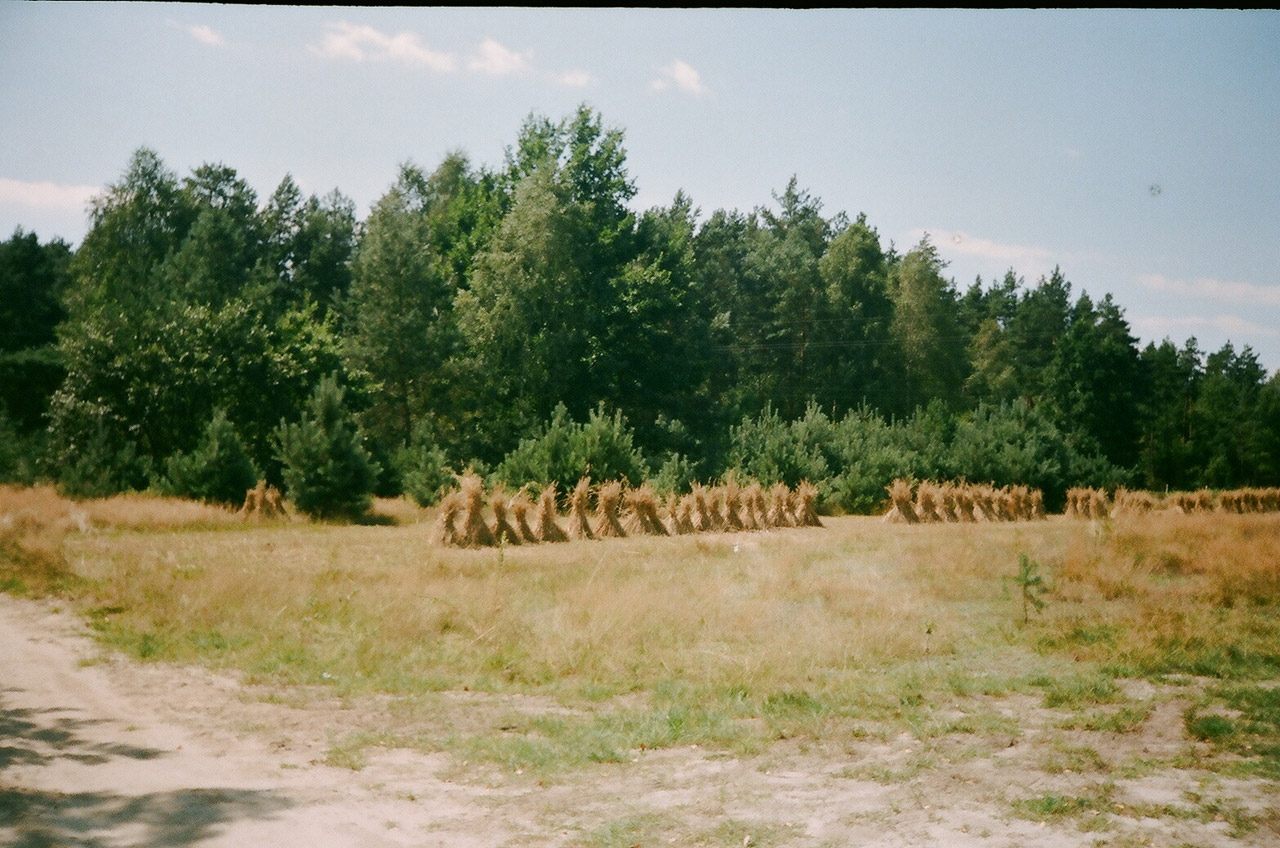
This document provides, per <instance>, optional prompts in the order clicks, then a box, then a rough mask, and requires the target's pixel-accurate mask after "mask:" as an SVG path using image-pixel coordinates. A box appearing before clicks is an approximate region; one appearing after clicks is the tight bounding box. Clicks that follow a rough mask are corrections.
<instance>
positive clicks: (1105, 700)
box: [1031, 674, 1120, 709]
mask: <svg viewBox="0 0 1280 848" xmlns="http://www.w3.org/2000/svg"><path fill="white" fill-rule="evenodd" d="M1031 685H1032V686H1036V687H1038V688H1040V689H1043V690H1044V705H1045V706H1046V707H1066V708H1069V709H1080V708H1082V707H1090V706H1095V705H1097V704H1109V703H1111V702H1113V701H1115V700H1116V699H1117V698H1118V697H1119V695H1120V689H1119V687H1117V686H1116V684H1115V681H1114V680H1112V679H1111V678H1110V677H1108V676H1106V675H1103V674H1071V675H1060V676H1055V677H1049V676H1045V675H1041V676H1037V677H1033V678H1032V680H1031Z"/></svg>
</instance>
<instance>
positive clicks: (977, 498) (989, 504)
mask: <svg viewBox="0 0 1280 848" xmlns="http://www.w3.org/2000/svg"><path fill="white" fill-rule="evenodd" d="M973 520H974V521H995V520H996V506H995V490H994V489H992V488H991V487H990V486H975V487H974V489H973Z"/></svg>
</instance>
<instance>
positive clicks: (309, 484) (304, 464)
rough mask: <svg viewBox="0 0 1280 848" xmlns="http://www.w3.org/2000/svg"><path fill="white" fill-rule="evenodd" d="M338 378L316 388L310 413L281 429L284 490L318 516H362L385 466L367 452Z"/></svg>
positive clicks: (301, 508) (299, 506) (298, 505)
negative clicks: (347, 406)
mask: <svg viewBox="0 0 1280 848" xmlns="http://www.w3.org/2000/svg"><path fill="white" fill-rule="evenodd" d="M343 398H344V392H343V390H342V388H341V387H340V386H339V385H338V380H337V376H336V375H334V376H331V377H326V378H325V379H323V380H321V381H320V384H319V385H318V386H317V387H316V391H315V395H314V396H313V397H312V399H311V409H310V410H309V413H308V414H307V415H306V416H304V417H303V419H302V420H301V421H299V422H298V423H296V424H287V423H286V422H285V421H283V420H282V421H281V422H280V427H279V429H277V431H276V438H277V440H278V443H279V452H278V457H279V459H280V461H281V463H282V464H283V466H284V467H283V476H284V484H285V494H286V496H287V497H288V498H289V500H290V501H292V502H293V505H294V506H295V507H296V508H297V509H298V511H299V512H302V513H304V514H306V515H309V516H312V517H314V518H357V517H359V516H360V515H363V514H364V513H365V512H367V511H368V509H369V506H370V504H371V501H372V495H373V489H374V485H375V484H376V483H377V480H378V474H379V472H380V470H381V469H380V468H379V467H378V464H377V463H376V462H374V461H373V459H372V457H370V455H369V452H368V451H366V450H365V448H364V445H363V439H362V437H361V433H360V429H359V427H357V426H356V423H355V419H353V418H352V417H351V415H350V413H349V412H348V411H347V410H346V408H345V407H344V406H343Z"/></svg>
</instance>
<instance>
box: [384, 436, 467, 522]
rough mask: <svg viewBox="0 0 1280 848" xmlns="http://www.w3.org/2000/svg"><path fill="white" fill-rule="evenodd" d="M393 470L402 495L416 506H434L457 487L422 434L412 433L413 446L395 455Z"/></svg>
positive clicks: (446, 463)
mask: <svg viewBox="0 0 1280 848" xmlns="http://www.w3.org/2000/svg"><path fill="white" fill-rule="evenodd" d="M396 467H397V468H398V469H399V471H400V483H401V486H402V487H403V489H404V493H405V494H406V495H408V496H409V497H411V498H413V500H414V502H415V503H417V504H418V506H434V505H435V504H437V503H439V502H440V499H441V498H442V497H444V496H445V495H446V494H448V493H449V491H450V490H451V489H452V488H454V486H455V485H456V483H457V478H456V477H455V476H454V473H453V470H452V468H451V467H450V465H449V458H448V457H447V456H446V455H445V452H444V451H443V450H441V449H440V448H439V447H437V446H436V445H433V444H431V443H430V441H429V440H428V439H427V437H426V435H425V433H423V432H418V433H415V434H414V439H413V442H412V443H411V444H410V445H409V446H408V447H406V448H404V449H403V450H401V451H400V452H399V453H398V454H396Z"/></svg>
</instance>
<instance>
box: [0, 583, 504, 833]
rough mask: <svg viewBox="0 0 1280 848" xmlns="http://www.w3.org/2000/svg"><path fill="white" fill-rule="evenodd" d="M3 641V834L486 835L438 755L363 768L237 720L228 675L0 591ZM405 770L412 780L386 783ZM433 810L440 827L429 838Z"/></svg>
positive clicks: (472, 795)
mask: <svg viewBox="0 0 1280 848" xmlns="http://www.w3.org/2000/svg"><path fill="white" fill-rule="evenodd" d="M0 651H2V652H3V653H2V654H0V845H19V846H43V845H50V846H52V845H80V846H94V848H97V846H103V847H104V848H105V846H114V845H131V846H145V848H153V847H154V848H161V847H162V846H164V848H168V846H180V845H200V846H224V845H225V846H238V848H239V846H253V845H263V846H265V845H304V846H308V848H329V847H330V846H334V847H335V848H336V846H383V845H388V846H389V845H424V844H425V845H430V844H447V845H467V844H474V845H490V844H493V843H492V842H491V841H489V839H487V838H483V837H482V838H472V837H470V836H468V834H467V833H466V828H465V824H466V819H467V818H468V817H469V816H470V817H471V818H473V819H475V820H483V819H485V818H488V813H489V809H488V807H487V806H486V805H485V804H484V803H483V802H482V799H481V798H479V797H477V793H476V791H474V790H467V789H460V788H459V787H457V786H456V785H454V784H447V783H444V782H443V781H438V780H436V779H435V778H434V777H432V775H433V773H434V772H435V771H437V769H438V767H439V766H440V765H441V763H440V762H437V761H436V760H435V759H434V758H432V757H429V756H422V755H413V756H394V755H392V756H388V757H384V758H381V761H380V762H379V763H377V764H371V767H370V768H369V769H367V770H366V771H365V772H361V773H359V774H357V773H355V772H353V771H351V770H350V769H345V768H333V767H329V766H325V765H323V764H321V763H319V762H316V757H317V756H319V757H322V756H323V754H322V753H319V752H318V751H317V750H316V749H315V747H313V746H310V745H307V744H306V743H302V742H298V741H296V740H292V739H291V740H290V741H289V742H285V741H281V740H280V739H277V740H275V741H272V739H273V736H272V735H271V734H269V733H267V734H264V733H261V732H259V733H247V734H245V733H236V732H234V730H233V727H234V724H235V723H236V718H235V716H233V715H229V713H236V712H242V713H244V714H245V716H250V714H251V713H252V707H251V706H249V705H243V704H240V703H238V702H237V700H236V698H235V684H234V682H233V681H229V680H226V679H220V678H218V677H216V676H214V675H210V674H208V673H204V672H200V671H188V670H185V669H174V668H171V667H160V666H154V667H149V666H142V667H140V666H137V665H134V664H130V663H128V662H126V661H123V660H121V659H118V658H111V657H107V656H104V655H103V653H102V651H101V649H100V648H98V647H97V646H96V645H95V644H94V643H93V642H92V641H91V640H90V639H89V638H88V637H87V636H86V635H85V634H84V631H83V628H82V627H80V626H78V625H77V623H76V621H75V619H74V618H73V617H72V616H70V615H69V614H67V613H65V612H57V611H55V610H54V609H53V608H51V607H49V606H48V605H45V604H42V603H36V602H31V601H23V600H17V599H14V598H11V597H9V596H6V595H0ZM240 708H243V709H240ZM241 723H242V724H243V722H241ZM286 724H287V722H286ZM276 735H279V734H278V733H277V734H276ZM320 741H321V742H322V741H323V740H320ZM317 747H318V746H317ZM403 783H411V784H413V788H414V791H413V792H408V791H407V790H402V793H401V794H402V796H403V797H399V798H398V797H397V790H395V789H391V790H388V786H389V785H396V784H403ZM459 794H461V795H465V796H466V797H465V798H464V799H463V800H462V801H461V802H460V803H459V802H457V801H455V800H453V799H454V798H456V796H458V795H459ZM480 794H483V793H480ZM428 796H431V797H434V798H435V799H436V800H437V803H436V804H435V805H434V806H428V805H424V804H420V803H418V802H417V801H416V800H409V798H410V797H412V798H414V799H417V798H419V797H428ZM468 810H471V812H470V814H468ZM437 820H443V821H446V822H447V823H448V825H449V826H447V827H446V828H444V830H445V831H446V832H442V833H440V834H438V837H439V838H438V839H433V838H430V837H431V834H430V832H429V831H430V829H431V827H432V825H433V824H434V823H436V821H437ZM490 833H491V834H492V831H490Z"/></svg>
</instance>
